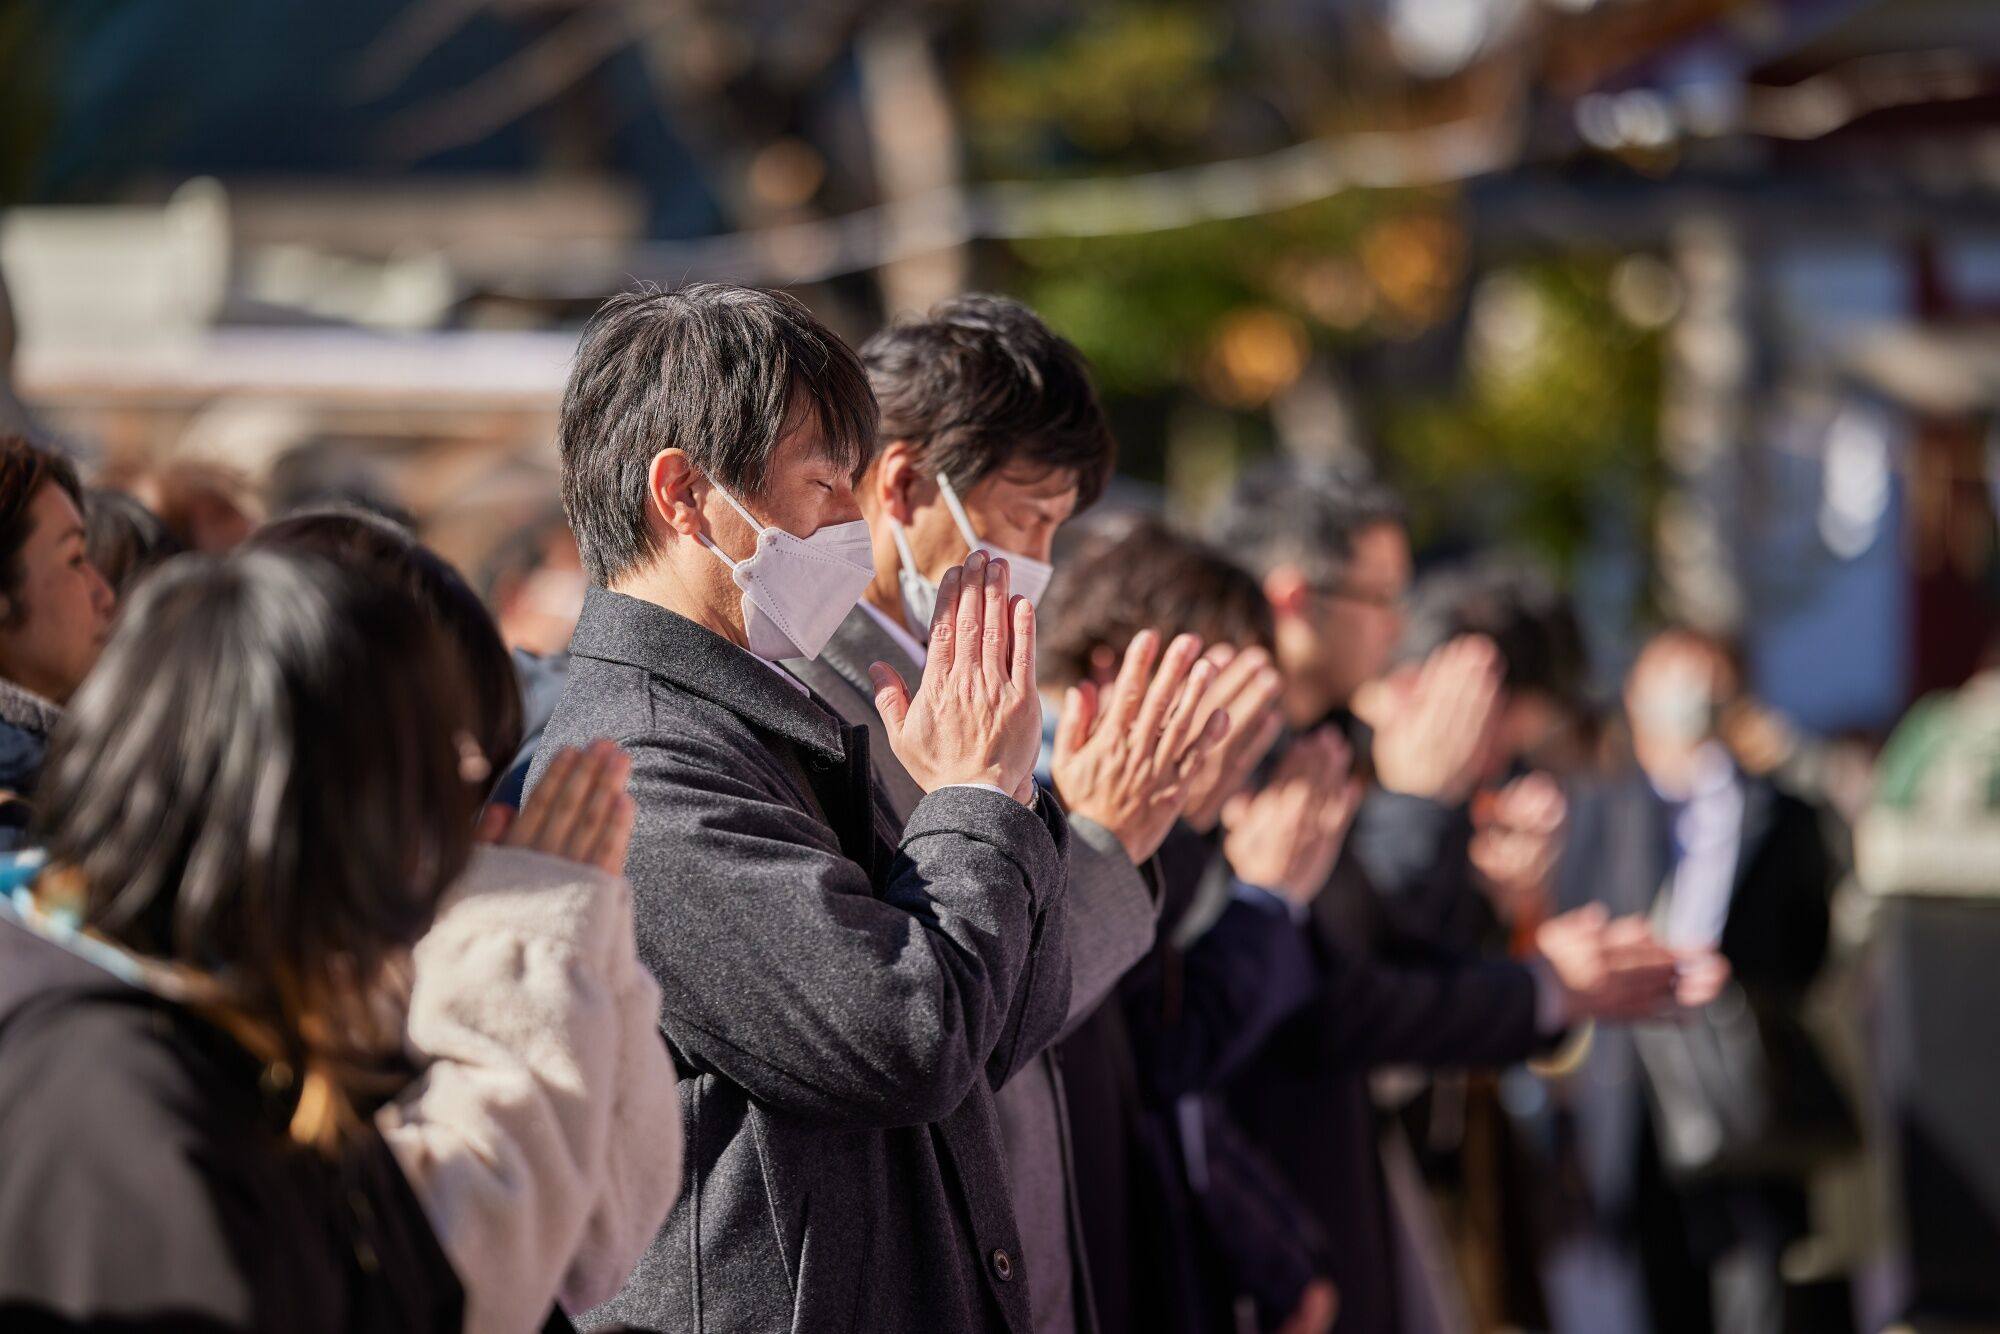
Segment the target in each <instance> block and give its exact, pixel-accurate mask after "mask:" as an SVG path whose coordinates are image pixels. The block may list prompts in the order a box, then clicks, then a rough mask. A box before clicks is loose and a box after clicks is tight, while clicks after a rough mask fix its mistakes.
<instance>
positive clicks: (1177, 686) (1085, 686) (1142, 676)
mask: <svg viewBox="0 0 2000 1334" xmlns="http://www.w3.org/2000/svg"><path fill="white" fill-rule="evenodd" d="M1155 658H1158V660H1159V669H1158V670H1157V671H1155V670H1154V660H1155ZM1216 675H1217V671H1216V666H1215V664H1214V663H1213V662H1211V661H1209V660H1208V659H1206V658H1203V657H1202V656H1201V640H1200V639H1198V638H1196V637H1195V636H1194V635H1181V636H1180V637H1178V638H1177V639H1175V640H1174V642H1173V643H1171V644H1169V645H1168V646H1167V651H1166V653H1165V654H1164V655H1162V654H1161V653H1160V636H1159V633H1158V632H1157V631H1154V630H1141V631H1140V632H1139V633H1138V634H1136V635H1134V636H1133V637H1132V642H1131V643H1130V644H1129V645H1127V646H1126V649H1125V661H1124V663H1123V665H1122V666H1121V667H1120V668H1119V671H1118V677H1117V680H1116V681H1114V682H1113V683H1112V684H1111V686H1110V687H1109V688H1108V689H1101V688H1100V687H1098V686H1097V685H1096V684H1095V683H1094V682H1090V681H1084V682H1082V683H1080V684H1078V685H1075V686H1072V687H1070V689H1069V691H1068V693H1067V694H1065V695H1064V697H1063V709H1062V717H1061V718H1060V719H1059V720H1058V721H1057V724H1056V737H1055V759H1054V761H1053V762H1052V764H1051V766H1050V767H1051V771H1052V775H1053V777H1054V778H1055V784H1056V795H1057V796H1059V797H1061V798H1062V801H1063V805H1064V807H1066V808H1067V809H1068V810H1069V811H1070V813H1071V814H1073V815H1081V816H1084V817H1085V818H1087V819H1091V820H1094V821H1096V822H1097V823H1098V824H1100V825H1102V826H1104V828H1106V829H1108V830H1110V831H1111V833H1112V834H1113V835H1114V836H1115V837H1116V838H1117V839H1118V842H1119V843H1120V845H1122V846H1123V847H1124V849H1125V852H1126V855H1127V856H1129V857H1131V859H1132V860H1133V861H1134V862H1143V861H1145V860H1146V859H1147V858H1148V857H1150V856H1152V855H1153V853H1154V852H1155V851H1156V850H1157V849H1158V848H1159V846H1160V843H1161V841H1162V840H1164V839H1165V838H1166V836H1167V831H1168V830H1169V829H1171V828H1172V827H1173V823H1174V820H1175V819H1176V818H1178V817H1179V815H1180V813H1181V809H1182V807H1183V806H1184V805H1185V804H1186V802H1187V796H1188V792H1189V790H1190V783H1191V781H1192V779H1193V777H1194V775H1195V774H1196V773H1198V772H1200V770H1201V769H1202V768H1203V767H1204V766H1205V765H1206V764H1207V763H1208V761H1209V757H1210V754H1211V752H1212V751H1213V749H1214V747H1215V744H1216V742H1217V741H1219V740H1220V739H1221V737H1222V733H1223V730H1224V722H1223V720H1222V719H1221V718H1219V717H1217V716H1216V715H1215V714H1214V712H1213V710H1205V709H1204V708H1203V704H1202V701H1203V700H1204V698H1205V697H1206V695H1207V693H1208V691H1209V690H1210V688H1211V686H1212V684H1213V683H1214V681H1215V678H1216Z"/></svg>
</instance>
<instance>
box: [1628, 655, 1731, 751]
mask: <svg viewBox="0 0 2000 1334" xmlns="http://www.w3.org/2000/svg"><path fill="white" fill-rule="evenodd" d="M1716 713H1717V705H1716V700H1715V691H1714V687H1713V684H1712V680H1711V673H1710V672H1709V671H1708V670H1707V669H1706V664H1702V663H1695V662H1685V663H1682V662H1676V663H1669V664H1665V665H1663V666H1661V667H1660V668H1658V669H1657V670H1656V671H1654V672H1653V673H1652V676H1651V679H1649V680H1647V681H1646V682H1645V684H1644V685H1643V686H1642V687H1641V688H1640V689H1638V690H1636V691H1634V692H1633V698H1632V714H1633V718H1632V721H1633V722H1634V723H1635V724H1637V725H1638V726H1640V727H1642V728H1644V729H1645V730H1646V731H1648V732H1651V733H1653V734H1654V735H1656V736H1660V737H1664V738H1667V739H1670V740H1674V741H1680V742H1684V743H1686V744H1689V745H1692V744H1694V743H1695V742H1697V741H1701V740H1704V739H1706V738H1707V737H1708V735H1709V734H1710V733H1711V732H1713V731H1714V730H1715V720H1716Z"/></svg>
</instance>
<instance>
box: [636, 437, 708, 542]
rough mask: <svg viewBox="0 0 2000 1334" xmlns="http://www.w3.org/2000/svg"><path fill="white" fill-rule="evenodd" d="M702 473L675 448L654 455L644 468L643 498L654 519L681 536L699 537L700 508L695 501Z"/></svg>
mask: <svg viewBox="0 0 2000 1334" xmlns="http://www.w3.org/2000/svg"><path fill="white" fill-rule="evenodd" d="M701 485H702V476H701V474H700V473H699V472H697V471H695V469H694V466H693V465H692V464H690V463H689V462H688V457H687V455H686V454H685V453H684V452H682V451H681V450H678V449H663V450H661V451H660V452H659V453H657V454H655V455H653V462H652V464H651V465H650V466H649V467H648V468H647V469H646V500H647V503H648V512H649V514H650V515H651V518H652V520H653V521H654V522H657V523H659V524H660V525H661V526H663V527H664V528H665V529H667V530H668V531H669V532H673V533H677V534H679V535H680V536H682V537H699V536H701V524H702V518H701V507H700V506H699V505H697V504H696V503H695V502H696V501H697V499H699V497H698V496H697V495H696V490H697V488H699V487H700V486H701Z"/></svg>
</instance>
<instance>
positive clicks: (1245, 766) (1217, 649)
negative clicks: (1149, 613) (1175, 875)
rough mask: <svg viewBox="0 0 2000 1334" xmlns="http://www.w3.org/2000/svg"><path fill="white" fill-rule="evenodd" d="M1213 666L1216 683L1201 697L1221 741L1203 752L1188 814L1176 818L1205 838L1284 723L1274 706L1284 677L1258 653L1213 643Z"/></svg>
mask: <svg viewBox="0 0 2000 1334" xmlns="http://www.w3.org/2000/svg"><path fill="white" fill-rule="evenodd" d="M1205 656H1206V657H1207V659H1208V661H1209V662H1212V663H1214V664H1215V668H1216V675H1215V682H1214V684H1213V685H1211V686H1209V688H1208V693H1207V694H1205V695H1204V696H1202V709H1203V710H1204V712H1205V713H1206V714H1207V719H1205V720H1204V722H1203V724H1202V725H1203V726H1204V727H1207V726H1213V723H1212V722H1210V721H1208V719H1214V718H1220V719H1222V728H1223V730H1222V736H1221V739H1220V740H1218V741H1217V742H1216V743H1215V744H1214V745H1213V746H1211V747H1210V748H1209V750H1208V754H1207V758H1206V759H1204V760H1203V761H1202V763H1201V765H1200V767H1199V768H1198V769H1196V771H1195V775H1194V778H1193V780H1192V781H1191V782H1190V783H1189V785H1188V800H1187V809H1186V810H1185V811H1183V812H1182V813H1181V818H1182V819H1183V820H1185V821H1187V823H1188V824H1189V825H1190V826H1191V827H1193V829H1194V830H1195V832H1197V833H1201V834H1206V833H1207V832H1208V831H1209V830H1211V829H1213V828H1215V826H1216V823H1217V822H1218V821H1219V820H1221V819H1222V804H1223V803H1224V802H1226V801H1228V800H1229V799H1230V798H1231V797H1233V796H1235V795H1236V794H1237V793H1238V792H1241V791H1242V790H1243V785H1244V784H1245V783H1248V782H1249V781H1250V775H1251V773H1252V772H1254V771H1255V770H1256V768H1257V765H1258V764H1259V763H1260V762H1262V760H1263V758H1264V756H1265V755H1267V754H1269V753H1270V750H1271V747H1272V746H1273V745H1275V744H1276V743H1277V740H1278V734H1279V733H1280V732H1282V731H1283V730H1284V727H1285V719H1284V715H1283V714H1282V712H1280V710H1279V707H1278V696H1279V694H1280V693H1281V692H1282V691H1283V689H1284V678H1283V677H1282V676H1280V675H1279V673H1278V669H1277V667H1276V666H1275V665H1274V664H1273V663H1272V662H1271V655H1270V654H1269V653H1267V652H1265V651H1264V650H1263V649H1262V648H1247V649H1243V650H1241V651H1239V650H1238V649H1237V648H1236V646H1235V645H1233V644H1217V645H1215V646H1214V647H1213V648H1211V649H1209V651H1208V653H1207V654H1206V655H1205Z"/></svg>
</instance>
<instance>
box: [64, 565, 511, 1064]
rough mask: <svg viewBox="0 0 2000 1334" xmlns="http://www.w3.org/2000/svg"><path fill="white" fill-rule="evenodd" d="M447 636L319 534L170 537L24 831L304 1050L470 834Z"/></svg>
mask: <svg viewBox="0 0 2000 1334" xmlns="http://www.w3.org/2000/svg"><path fill="white" fill-rule="evenodd" d="M436 637H437V632H436V631H434V630H433V629H432V628H431V626H430V625H429V623H428V619H427V617H426V616H425V615H424V613H423V611H422V610H421V609H420V608H419V607H418V606H417V605H416V601H415V600H414V599H413V598H411V597H410V595H409V594H408V593H406V592H404V591H403V590H402V589H400V588H397V587H395V586H393V585H391V584H389V583H388V582H386V581H384V580H381V579H370V578H366V577H363V576H362V575H360V574H358V573H356V572H354V571H351V570H345V569H342V568H340V567H339V566H337V565H334V564H333V563H332V562H330V561H326V560H322V559H320V558H318V557H313V556H301V555H294V554H289V553H282V552H276V551H269V550H251V551H242V552H239V553H237V554H235V555H232V556H229V557H227V558H223V559H217V558H214V557H208V556H200V555H187V556H181V557H177V558H176V559H174V560H172V561H169V562H168V563H167V564H166V565H164V566H162V567H161V568H160V569H159V570H158V571H156V572H155V573H154V574H153V576H152V577H151V578H149V579H147V580H146V581H145V582H144V583H142V584H141V585H140V587H139V589H138V592H137V593H136V594H135V595H134V597H133V600H132V603H131V605H130V606H128V607H127V608H126V609H125V610H124V613H123V615H122V616H121V617H120V618H119V622H118V627H117V629H116V630H115V631H114V632H113V634H112V636H111V639H110V641H109V643H108V644H107V645H106V646H105V650H104V654H103V656H102V658H101V659H100V660H99V661H98V664H97V666H96V668H95V670H93V671H92V672H91V674H90V676H89V677H88V678H87V679H86V680H85V681H84V683H83V685H82V686H81V687H80V688H79V689H78V690H77V692H76V694H75V696H74V697H73V698H72V699H71V701H70V704H69V708H68V709H67V710H66V712H65V714H64V716H63V718H62V721H61V722H60V723H58V724H57V726H56V729H55V732H54V735H53V737H52V739H51V742H50V749H49V758H48V763H47V765H46V766H45V768H44V769H43V772H42V777H41V781H40V784H39V786H38V788H37V795H36V800H35V802H34V808H35V812H36V814H35V817H34V824H33V826H32V827H31V830H30V837H31V839H32V840H33V841H34V842H35V843H36V844H38V845H39V846H42V847H44V848H46V849H47V852H48V856H49V861H50V865H51V868H52V870H53V871H57V872H60V873H61V874H62V875H63V876H64V877H66V878H69V879H70V880H72V881H73V882H74V883H76V884H77V885H78V887H79V889H80V890H81V893H82V896H83V902H84V910H83V915H84V919H85V921H86V922H87V924H88V925H89V926H91V927H92V928H93V929H95V930H97V931H99V932H101V933H102V934H103V935H104V936H106V937H107V938H109V939H110V940H112V941H115V942H116V943H118V944H120V945H122V946H124V947H126V948H128V949H130V950H133V951H135V952H137V953H139V954H142V955H145V956H148V957H151V958H155V959H162V960H168V961H172V962H175V963H180V964H184V965H186V966H187V967H189V968H192V969H194V970H196V971H197V972H199V973H202V974H204V975H206V976H207V977H208V978H210V979H211V980H213V981H214V982H215V983H216V984H218V985H219V986H220V987H222V988H224V989H225V991H226V1000H227V1003H228V1004H229V1005H230V1007H231V1008H233V1009H235V1010H238V1011H240V1012H241V1013H243V1014H245V1015H247V1016H249V1017H251V1018H254V1019H256V1020H258V1021H260V1022H262V1023H263V1024H264V1025H267V1026H268V1027H269V1028H270V1029H271V1030H273V1031H274V1032H275V1033H276V1034H277V1035H279V1036H280V1037H281V1038H282V1039H284V1040H285V1042H286V1045H287V1046H288V1047H289V1048H290V1049H291V1050H292V1051H293V1052H298V1051H302V1050H304V1049H305V1048H307V1047H309V1046H311V1045H312V1043H313V1041H314V1040H315V1039H314V1038H313V1036H312V1034H311V1032H310V1030H311V1029H312V1028H313V1026H314V1025H325V1024H330V1023H332V1022H333V1020H334V1019H335V1018H336V1017H337V1016H338V1015H339V1014H340V1013H341V1012H342V1009H343V1006H355V1005H357V1004H358V1003H360V1002H363V1001H365V1000H366V996H365V994H362V995H357V994H356V993H357V992H358V991H361V990H362V989H363V988H365V987H366V985H367V984H368V982H369V981H370V980H371V979H372V978H373V977H374V976H375V974H376V969H377V967H378V966H379V965H380V964H382V963H383V962H385V961H386V960H388V959H389V958H391V957H393V956H394V953H395V952H396V951H400V950H401V949H403V948H405V947H407V946H409V945H410V944H412V943H414V941H415V940H416V939H417V937H418V936H419V935H421V934H422V933H423V931H424V930H425V929H426V928H427V927H428V925H429V923H430V921H431V919H432V917H433V916H434V914H435V912H436V906H437V902H438V898H439V896H440V895H441V894H442V893H443V892H444V889H445V888H446V886H447V885H448V884H450V882H451V881H452V880H453V879H454V878H456V877H457V876H458V875H459V873H460V872H461V871H462V870H463V868H464V866H465V863H466V860H467V858H468V856H469V855H470V848H471V840H472V819H473V816H474V814H475V812H476V810H477V797H476V795H475V793H474V792H473V791H472V790H471V788H470V787H468V785H467V784H466V783H465V782H464V780H463V779H462V777H461V776H460V769H459V754H458V748H457V744H456V741H455V734H456V732H457V731H459V730H461V729H462V728H463V726H464V725H465V722H466V721H467V720H466V718H465V716H464V714H465V694H466V691H465V685H464V682H463V681H462V680H461V679H460V677H459V675H458V673H457V671H456V668H455V663H454V662H453V659H452V658H451V656H450V655H449V654H448V653H446V652H443V651H441V650H440V649H439V648H438V647H437V644H436ZM349 1012H350V1013H351V1011H349ZM335 1031H336V1032H338V1030H337V1029H336V1030H335ZM322 1036H323V1037H324V1035H322ZM335 1040H338V1039H335Z"/></svg>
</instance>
